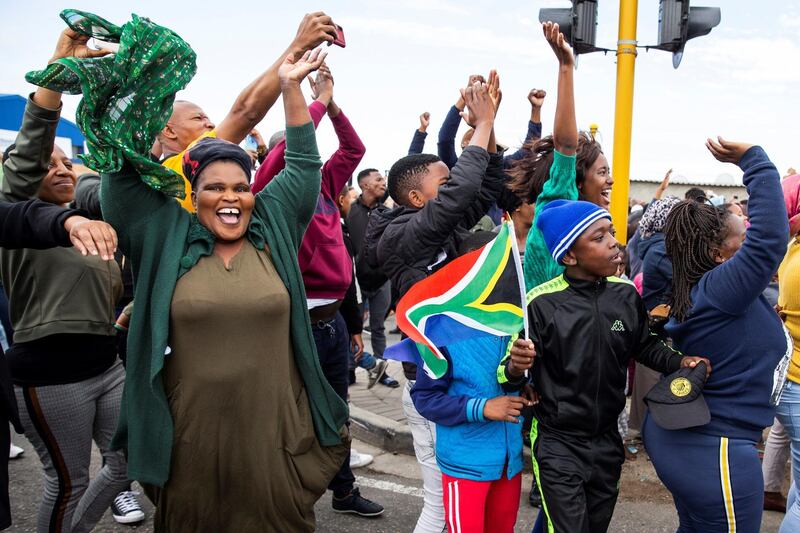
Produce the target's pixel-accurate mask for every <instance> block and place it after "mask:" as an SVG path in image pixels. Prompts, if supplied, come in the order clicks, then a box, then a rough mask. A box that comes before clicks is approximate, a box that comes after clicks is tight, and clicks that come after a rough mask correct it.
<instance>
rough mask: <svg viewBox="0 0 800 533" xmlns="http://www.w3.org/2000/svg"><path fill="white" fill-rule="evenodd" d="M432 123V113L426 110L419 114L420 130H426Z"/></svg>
mask: <svg viewBox="0 0 800 533" xmlns="http://www.w3.org/2000/svg"><path fill="white" fill-rule="evenodd" d="M430 124H431V114H430V113H428V112H427V111H425V112H424V113H423V114H421V115H420V116H419V131H421V132H423V133H424V132H425V131H427V129H428V126H430Z"/></svg>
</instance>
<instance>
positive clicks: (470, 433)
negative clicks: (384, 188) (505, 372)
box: [411, 232, 534, 533]
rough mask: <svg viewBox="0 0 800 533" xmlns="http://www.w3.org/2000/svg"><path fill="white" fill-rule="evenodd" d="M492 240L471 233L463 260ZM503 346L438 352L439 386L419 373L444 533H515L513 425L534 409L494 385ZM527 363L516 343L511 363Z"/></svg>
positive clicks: (517, 480) (498, 342)
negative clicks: (442, 368) (441, 361)
mask: <svg viewBox="0 0 800 533" xmlns="http://www.w3.org/2000/svg"><path fill="white" fill-rule="evenodd" d="M492 237H494V234H493V233H489V232H479V233H476V234H475V235H473V237H472V238H470V239H468V240H467V241H465V242H464V246H463V247H462V252H463V253H467V252H469V251H471V249H472V248H478V247H480V246H481V245H483V244H485V243H486V242H488V241H489V240H491V238H492ZM473 243H475V246H472V244H473ZM508 345H509V337H494V336H487V337H479V338H475V339H470V340H466V341H461V342H457V343H455V344H451V345H449V346H447V347H445V348H443V350H442V351H443V353H444V356H445V358H446V359H447V362H448V365H447V372H446V373H445V375H444V376H442V377H441V378H439V379H432V378H431V377H430V376H428V374H426V373H425V371H424V370H423V369H422V368H420V367H418V368H417V380H416V383H415V385H414V388H413V389H412V390H411V398H412V399H413V401H414V406H415V407H416V408H417V411H419V413H420V414H421V415H422V416H424V417H425V418H427V419H428V420H430V421H431V422H434V423H435V424H436V462H437V463H438V465H439V468H440V469H441V471H442V489H443V499H444V508H445V517H446V519H447V525H448V528H449V531H462V532H464V533H466V532H476V533H477V532H483V531H492V532H497V533H511V532H513V531H514V524H515V523H516V519H517V512H518V510H519V495H520V489H521V480H522V474H521V472H522V432H521V431H520V429H521V426H520V418H519V417H520V412H521V410H522V408H523V407H524V406H526V405H532V403H531V402H530V401H529V400H527V399H524V398H522V397H520V396H519V394H518V393H519V389H521V388H522V385H524V384H519V385H518V386H517V387H513V386H506V387H505V388H506V389H507V390H504V387H503V386H501V385H500V384H499V383H498V380H497V372H496V370H497V367H498V364H499V363H500V361H501V360H502V359H503V357H504V356H505V355H506V353H507V351H508ZM533 357H534V351H533V345H532V343H531V342H530V341H528V340H519V339H518V340H516V341H515V342H514V344H513V346H512V347H511V350H510V359H509V361H510V364H514V365H516V366H515V368H516V369H518V370H519V371H521V372H524V371H525V369H527V368H530V367H531V364H532V363H533ZM512 361H513V363H512Z"/></svg>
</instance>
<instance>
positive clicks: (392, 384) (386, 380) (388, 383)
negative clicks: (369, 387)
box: [378, 374, 400, 389]
mask: <svg viewBox="0 0 800 533" xmlns="http://www.w3.org/2000/svg"><path fill="white" fill-rule="evenodd" d="M378 383H380V384H381V385H383V386H385V387H389V388H390V389H396V388H397V387H399V386H400V383H398V381H397V380H396V379H394V378H393V377H392V376H390V375H389V374H384V375H383V377H382V378H381V379H380V380H378Z"/></svg>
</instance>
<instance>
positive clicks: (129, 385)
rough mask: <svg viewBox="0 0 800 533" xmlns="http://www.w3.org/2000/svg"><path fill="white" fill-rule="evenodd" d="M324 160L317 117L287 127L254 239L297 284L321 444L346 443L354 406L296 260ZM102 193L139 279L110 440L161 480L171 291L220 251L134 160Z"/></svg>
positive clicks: (304, 358) (295, 327)
mask: <svg viewBox="0 0 800 533" xmlns="http://www.w3.org/2000/svg"><path fill="white" fill-rule="evenodd" d="M321 166H322V162H321V160H320V157H319V152H318V150H317V143H316V137H315V134H314V126H313V125H312V123H311V122H309V123H308V124H305V125H303V126H297V127H287V128H286V168H285V169H284V170H283V171H281V173H280V174H278V176H276V177H275V179H273V180H272V181H271V182H270V184H269V185H268V186H267V187H266V188H265V189H264V190H262V191H261V192H260V193H259V194H257V195H256V203H255V209H254V210H253V215H252V219H251V222H250V226H249V228H248V232H247V238H248V240H249V241H250V242H252V243H253V245H254V246H255V247H256V248H258V249H263V248H264V246H265V245H267V246H269V251H270V254H271V256H272V260H273V262H274V264H275V269H276V270H277V271H278V274H279V275H280V277H281V279H282V280H283V283H284V284H285V285H286V288H287V290H288V291H289V295H290V297H291V337H292V346H293V349H294V357H295V362H296V364H297V368H298V370H299V371H300V375H301V376H302V377H303V381H304V383H305V388H306V392H307V394H308V399H309V403H310V405H311V415H312V418H313V420H314V429H315V430H316V434H317V438H318V440H319V442H320V444H321V445H323V446H333V445H336V444H339V443H340V442H341V435H342V431H343V427H344V424H345V422H346V421H347V416H348V412H347V405H346V404H345V403H344V402H343V401H342V400H341V399H340V398H339V396H337V395H336V393H335V392H334V390H333V389H332V388H331V386H330V385H329V384H328V382H327V380H326V379H325V376H324V375H323V373H322V369H321V368H320V365H319V360H318V358H317V353H316V348H315V345H314V339H313V336H312V333H311V324H310V321H309V318H308V311H307V309H306V295H305V290H304V288H303V280H302V277H301V276H300V268H299V266H298V264H297V250H298V247H299V246H300V241H301V240H302V238H303V233H304V232H305V229H306V226H307V225H308V223H309V221H310V220H311V217H312V216H313V214H314V209H315V206H316V203H317V197H318V196H319V192H320V179H321V177H320V167H321ZM100 195H101V196H100V200H101V205H102V209H103V217H104V218H105V220H106V221H107V222H109V223H110V224H111V225H112V226H114V228H115V229H116V230H117V233H118V235H119V243H120V247H121V249H122V250H123V252H124V253H125V255H126V256H127V257H128V258H129V260H130V262H131V268H132V269H133V276H134V279H135V280H136V285H135V290H134V299H135V301H136V308H135V311H134V313H133V316H132V318H131V323H130V329H129V335H128V360H127V377H126V379H125V389H124V393H123V398H122V407H121V410H120V418H119V426H118V428H117V434H116V435H115V436H114V441H113V443H112V445H113V446H114V447H115V448H116V449H119V448H122V449H125V450H127V454H128V477H129V478H130V479H136V480H138V481H141V482H145V483H151V484H153V485H158V486H163V485H164V484H165V483H166V481H167V480H168V479H169V470H170V455H171V453H172V440H173V423H172V417H171V414H170V410H169V405H168V403H167V398H166V395H165V393H164V387H163V384H162V380H161V379H162V378H161V371H162V369H163V367H164V357H165V352H168V351H169V348H168V346H167V345H168V343H169V321H170V318H169V317H170V305H171V302H172V294H173V291H174V289H175V285H176V284H177V282H178V278H179V277H180V276H181V275H183V274H185V273H186V272H187V271H188V270H189V269H191V268H192V267H193V266H194V265H195V264H197V261H198V260H199V259H200V258H201V257H203V256H206V255H210V254H211V253H212V252H213V249H214V236H213V235H212V234H211V233H210V232H209V231H208V230H207V229H206V228H205V227H204V226H202V225H201V224H200V223H199V222H198V220H197V217H196V216H194V215H190V214H189V213H188V212H187V211H185V210H184V209H183V208H182V207H181V206H180V204H179V203H178V202H176V201H175V199H174V198H170V197H168V196H165V195H164V194H162V193H160V192H158V191H155V190H153V189H151V188H150V187H148V186H147V185H146V184H145V183H144V182H143V181H142V180H141V179H140V177H139V175H138V173H137V172H136V171H134V170H133V168H132V167H130V166H129V165H127V164H126V166H125V167H124V168H123V169H122V170H121V171H120V172H118V173H115V174H110V175H104V176H103V179H102V183H101V192H100ZM254 326H257V325H254ZM221 334H222V333H221ZM213 393H214V392H213V391H209V394H213ZM253 423H270V421H260V422H259V421H256V420H254V421H253ZM273 423H277V421H273ZM242 445H243V446H253V445H257V443H242Z"/></svg>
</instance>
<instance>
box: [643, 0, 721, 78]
mask: <svg viewBox="0 0 800 533" xmlns="http://www.w3.org/2000/svg"><path fill="white" fill-rule="evenodd" d="M721 16H722V14H721V12H720V9H719V8H718V7H692V6H689V0H660V4H659V8H658V45H657V46H656V47H655V48H658V49H660V50H666V51H668V52H672V66H673V67H675V68H678V65H680V64H681V59H682V58H683V48H684V47H685V46H686V41H688V40H689V39H694V38H695V37H700V36H702V35H708V34H709V33H710V32H711V29H712V28H714V27H715V26H717V25H718V24H719V21H720V19H721Z"/></svg>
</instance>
